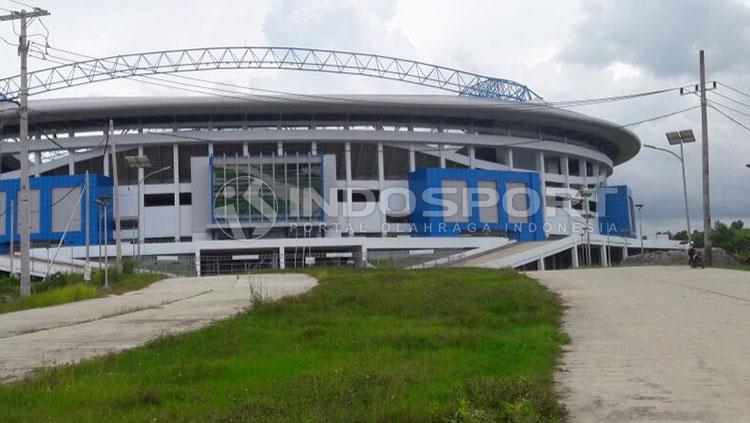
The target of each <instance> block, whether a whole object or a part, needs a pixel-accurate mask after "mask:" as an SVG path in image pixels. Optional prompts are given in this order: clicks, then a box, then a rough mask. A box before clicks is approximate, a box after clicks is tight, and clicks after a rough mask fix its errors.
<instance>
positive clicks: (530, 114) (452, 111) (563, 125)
mask: <svg viewBox="0 0 750 423" xmlns="http://www.w3.org/2000/svg"><path fill="white" fill-rule="evenodd" d="M29 110H30V119H31V120H32V121H33V122H35V123H36V124H38V125H40V126H42V127H49V126H50V125H54V124H55V123H62V122H68V126H72V127H73V128H75V126H76V124H75V123H76V122H83V121H89V122H90V121H94V120H104V119H115V120H117V119H118V118H119V119H132V118H149V117H151V118H159V117H175V116H179V115H188V116H189V115H217V114H244V115H268V114H278V115H282V116H283V115H292V114H294V115H310V116H311V118H312V120H314V121H317V117H322V116H324V115H328V116H331V115H347V116H350V117H355V116H372V115H379V116H380V117H381V119H382V120H383V122H386V121H387V120H388V118H387V117H394V118H395V117H397V118H399V119H404V118H415V119H420V118H432V119H434V118H438V119H448V120H450V119H468V120H473V121H478V120H484V121H494V122H497V123H498V124H501V125H510V126H513V125H519V126H523V125H528V126H534V127H541V128H545V130H546V131H552V132H556V133H559V134H560V135H562V136H564V137H569V138H574V139H579V140H582V141H584V142H587V143H589V144H591V145H592V146H593V147H595V148H597V149H600V150H602V151H604V152H605V153H606V154H608V155H609V156H610V157H611V158H612V161H613V163H614V164H615V165H617V164H620V163H623V162H625V161H627V160H629V159H631V158H632V157H633V156H635V155H636V154H637V153H638V151H639V150H640V141H639V140H638V138H637V137H636V135H635V134H633V133H632V132H631V131H629V130H627V129H625V128H622V127H621V126H619V125H617V124H614V123H612V122H608V121H605V120H602V119H598V118H593V117H590V116H586V115H584V114H580V113H576V112H571V111H568V110H563V109H559V108H555V107H552V106H548V105H546V104H545V103H538V102H527V103H515V102H502V101H498V100H496V99H485V98H475V97H462V96H441V95H320V96H318V95H315V96H308V95H299V96H257V97H248V99H239V98H238V99H235V98H226V97H213V96H205V97H201V96H191V97H86V98H60V99H49V100H36V101H31V102H30V103H29ZM282 120H283V119H282ZM294 120H299V117H298V116H296V117H295V119H294ZM0 123H2V125H3V126H4V127H5V131H4V133H5V134H11V133H13V132H14V131H15V130H16V127H17V113H16V110H15V106H14V105H12V104H7V103H6V104H4V105H2V107H1V108H0ZM32 130H33V128H32Z"/></svg>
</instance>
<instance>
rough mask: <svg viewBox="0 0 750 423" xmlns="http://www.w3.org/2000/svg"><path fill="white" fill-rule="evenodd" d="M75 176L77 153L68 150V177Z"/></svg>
mask: <svg viewBox="0 0 750 423" xmlns="http://www.w3.org/2000/svg"><path fill="white" fill-rule="evenodd" d="M40 163H41V162H40ZM75 174H76V151H75V150H68V175H75Z"/></svg>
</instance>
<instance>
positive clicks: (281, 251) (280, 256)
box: [279, 246, 286, 270]
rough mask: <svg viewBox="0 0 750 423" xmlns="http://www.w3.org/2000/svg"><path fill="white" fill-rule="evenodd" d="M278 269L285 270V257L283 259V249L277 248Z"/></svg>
mask: <svg viewBox="0 0 750 423" xmlns="http://www.w3.org/2000/svg"><path fill="white" fill-rule="evenodd" d="M279 269H281V270H283V269H286V257H284V247H283V246H282V247H279Z"/></svg>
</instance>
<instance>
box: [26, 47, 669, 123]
mask: <svg viewBox="0 0 750 423" xmlns="http://www.w3.org/2000/svg"><path fill="white" fill-rule="evenodd" d="M34 44H36V43H34ZM47 47H48V48H49V49H50V50H55V51H59V52H63V53H66V54H70V55H74V56H79V57H84V58H87V59H90V60H102V59H97V58H94V57H92V56H88V55H85V54H80V53H76V52H72V51H70V50H65V49H60V48H57V47H53V46H47ZM37 53H39V54H43V55H44V53H42V52H39V51H37ZM53 57H54V58H56V59H58V60H62V61H64V62H66V63H59V62H55V61H53V60H49V61H50V62H53V63H57V64H72V63H79V62H76V61H75V60H72V59H68V58H64V57H61V56H53ZM36 58H38V59H40V60H47V59H46V58H45V57H36ZM107 61H108V62H112V63H113V62H114V61H115V59H108V60H107ZM142 77H145V76H144V75H142ZM169 77H173V78H180V79H190V80H193V81H200V82H204V83H209V84H214V85H224V86H228V87H231V88H234V89H237V88H239V89H243V90H253V91H262V92H269V93H274V94H280V95H286V96H290V97H303V98H310V99H313V100H321V99H322V100H329V101H330V100H334V101H345V102H356V103H365V104H370V105H372V104H384V103H383V102H379V101H377V100H363V99H352V98H345V97H344V98H342V97H330V96H321V95H315V94H299V93H291V92H286V91H278V90H265V89H260V88H254V87H244V86H240V85H236V84H229V83H222V82H216V81H209V80H205V79H201V78H195V77H189V76H185V75H169ZM130 78H133V77H128V79H130ZM161 81H162V82H164V80H163V79H161ZM167 83H174V82H173V81H167ZM193 86H195V85H193ZM173 88H177V89H180V88H179V87H173ZM200 88H201V89H204V90H217V89H216V88H213V87H205V86H200ZM679 89H680V87H669V88H665V89H660V90H653V91H646V92H640V93H635V94H626V95H617V96H610V97H597V98H591V99H577V100H563V101H550V102H545V103H532V102H529V103H512V102H509V103H501V104H494V105H492V107H491V108H497V109H502V108H512V109H523V108H535V109H538V108H572V107H583V106H589V105H597V104H602V103H608V102H616V101H624V100H631V99H636V98H641V97H647V96H653V95H658V94H663V93H668V92H672V91H677V90H679ZM220 91H225V92H226V90H220ZM230 92H231V93H235V94H236V91H235V90H232V91H230ZM252 96H254V97H270V98H272V99H274V100H275V101H279V100H282V101H290V99H279V98H278V97H277V96H262V95H260V94H252ZM297 101H299V100H297ZM326 103H327V102H326Z"/></svg>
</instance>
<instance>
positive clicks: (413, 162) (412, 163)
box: [409, 144, 417, 172]
mask: <svg viewBox="0 0 750 423" xmlns="http://www.w3.org/2000/svg"><path fill="white" fill-rule="evenodd" d="M416 168H417V157H416V153H415V152H414V144H409V172H414V171H415V170H416Z"/></svg>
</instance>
